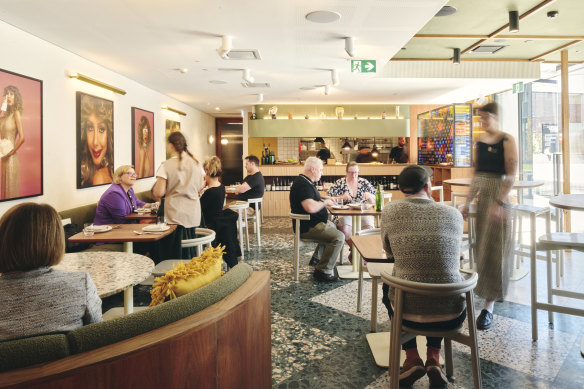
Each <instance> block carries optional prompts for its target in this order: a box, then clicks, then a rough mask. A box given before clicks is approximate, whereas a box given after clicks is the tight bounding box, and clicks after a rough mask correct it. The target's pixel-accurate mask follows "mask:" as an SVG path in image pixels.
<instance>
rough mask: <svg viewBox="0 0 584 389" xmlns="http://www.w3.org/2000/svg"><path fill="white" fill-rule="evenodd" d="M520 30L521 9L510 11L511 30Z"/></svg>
mask: <svg viewBox="0 0 584 389" xmlns="http://www.w3.org/2000/svg"><path fill="white" fill-rule="evenodd" d="M518 31H519V11H509V32H518Z"/></svg>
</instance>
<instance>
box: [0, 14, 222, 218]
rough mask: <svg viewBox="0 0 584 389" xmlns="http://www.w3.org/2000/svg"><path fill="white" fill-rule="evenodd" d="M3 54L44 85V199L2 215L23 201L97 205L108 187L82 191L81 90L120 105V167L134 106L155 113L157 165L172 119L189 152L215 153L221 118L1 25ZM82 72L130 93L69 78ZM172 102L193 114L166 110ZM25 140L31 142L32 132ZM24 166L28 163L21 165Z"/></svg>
mask: <svg viewBox="0 0 584 389" xmlns="http://www.w3.org/2000/svg"><path fill="white" fill-rule="evenodd" d="M0 36H1V37H2V46H1V49H2V51H1V52H2V54H1V59H0V68H2V69H4V70H9V71H12V72H15V73H19V74H22V75H25V76H29V77H33V78H36V79H39V80H42V81H43V193H44V194H43V195H42V196H38V197H32V198H29V199H22V200H12V201H4V202H0V215H1V214H3V213H4V212H5V211H6V210H7V209H9V208H10V207H12V206H13V205H15V204H17V203H19V202H23V201H34V202H43V203H49V204H51V205H52V206H54V207H55V208H56V209H57V210H63V209H68V208H73V207H76V206H80V205H85V204H89V203H92V202H97V201H98V200H99V197H100V196H101V194H102V193H103V192H104V191H105V190H106V188H107V187H108V186H107V185H106V186H99V187H94V188H86V189H76V181H75V179H76V153H75V147H76V146H75V135H76V132H75V131H76V130H75V92H77V91H81V92H86V93H89V94H92V95H95V96H99V97H102V98H105V99H108V100H112V101H113V102H114V163H115V166H116V167H117V166H119V165H122V164H130V163H131V151H132V143H131V140H132V135H131V133H132V131H131V128H132V127H131V116H132V114H131V107H138V108H141V109H145V110H148V111H152V112H154V122H155V123H154V167H155V169H157V168H158V166H159V165H160V163H161V162H162V161H163V160H164V158H165V139H164V129H165V121H166V119H171V120H175V121H180V122H181V131H182V132H183V133H184V134H185V136H186V138H187V141H188V144H189V150H190V151H191V152H192V153H193V154H194V155H195V156H196V157H197V159H199V160H200V161H202V160H204V158H205V157H207V156H210V155H214V154H215V145H209V144H208V143H207V137H208V135H210V134H212V135H213V136H214V135H215V119H214V118H213V117H212V116H210V115H208V114H206V113H203V112H201V111H198V110H196V109H194V108H192V107H190V106H187V105H185V104H182V103H180V102H179V101H177V100H175V99H172V98H170V97H168V96H165V95H163V94H161V93H158V92H156V91H154V90H152V89H149V88H147V87H145V86H143V85H141V84H138V83H137V82H135V81H133V80H131V79H128V78H126V77H124V76H122V75H120V74H117V73H114V72H112V71H110V70H108V69H105V68H104V67H102V66H99V65H97V64H95V63H93V62H90V61H87V60H86V59H84V58H81V57H79V56H77V55H75V54H72V53H70V52H68V51H65V50H63V49H61V48H59V47H57V46H55V45H53V44H51V43H48V42H46V41H43V40H41V39H39V38H37V37H35V36H32V35H30V34H28V33H26V32H23V31H21V30H18V29H16V28H14V27H12V26H10V25H8V24H6V23H4V22H1V21H0ZM69 72H78V73H82V74H85V75H87V76H89V77H92V78H95V79H98V80H100V81H102V82H105V83H107V84H110V85H115V86H116V87H118V88H121V89H124V90H125V91H126V92H127V94H126V95H124V96H122V95H118V94H115V93H113V92H110V91H107V90H105V89H102V88H100V87H97V86H93V85H90V84H87V83H84V82H82V81H79V80H76V79H71V78H69V77H67V74H68V73H69ZM163 104H167V105H169V106H171V107H173V108H176V109H178V110H181V111H183V112H186V113H187V116H180V115H178V114H175V113H172V112H168V111H166V110H162V109H161V108H160V107H161V106H162V105H163ZM24 131H25V141H26V129H24ZM20 163H21V164H23V163H26V162H25V161H22V160H21V161H20ZM154 181H155V179H154V178H147V179H142V180H138V181H137V182H136V185H135V190H136V191H137V192H139V191H143V190H148V189H150V188H151V187H152V185H153V184H154Z"/></svg>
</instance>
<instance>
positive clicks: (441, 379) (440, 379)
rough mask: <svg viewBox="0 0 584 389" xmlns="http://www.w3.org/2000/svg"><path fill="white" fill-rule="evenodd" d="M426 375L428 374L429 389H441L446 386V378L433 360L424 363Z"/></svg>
mask: <svg viewBox="0 0 584 389" xmlns="http://www.w3.org/2000/svg"><path fill="white" fill-rule="evenodd" d="M426 374H428V379H429V380H430V387H431V388H442V387H444V386H446V385H448V378H446V374H444V372H443V371H442V366H440V363H438V362H436V360H435V359H434V358H430V359H428V360H427V361H426Z"/></svg>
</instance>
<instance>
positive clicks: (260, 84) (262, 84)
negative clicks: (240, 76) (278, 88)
mask: <svg viewBox="0 0 584 389" xmlns="http://www.w3.org/2000/svg"><path fill="white" fill-rule="evenodd" d="M241 86H242V87H244V88H270V83H269V82H247V81H243V82H242V83H241Z"/></svg>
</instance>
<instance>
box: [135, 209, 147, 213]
mask: <svg viewBox="0 0 584 389" xmlns="http://www.w3.org/2000/svg"><path fill="white" fill-rule="evenodd" d="M136 212H137V213H148V212H150V209H148V208H138V209H137V210H136Z"/></svg>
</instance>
